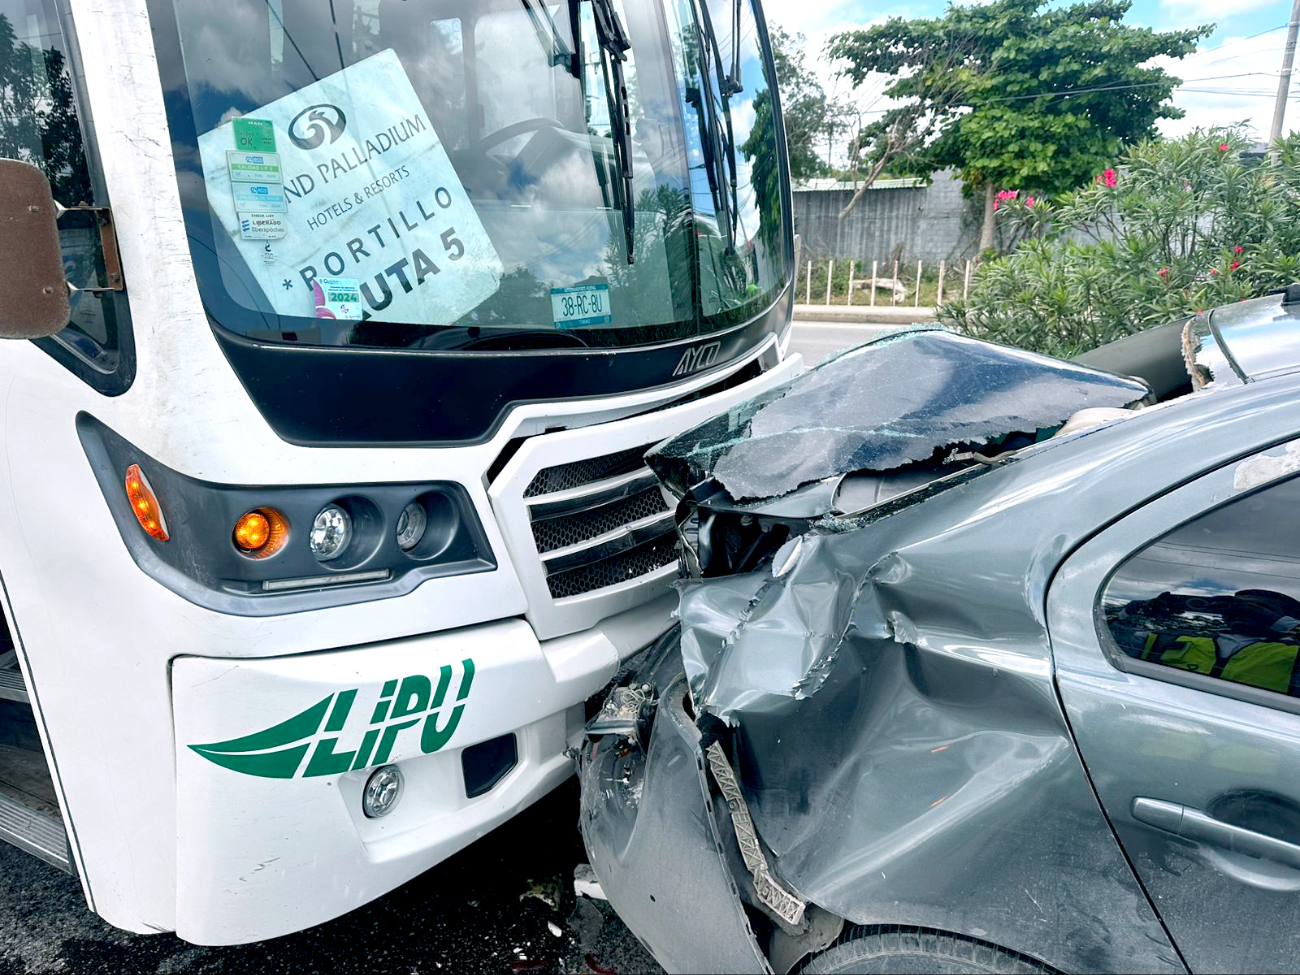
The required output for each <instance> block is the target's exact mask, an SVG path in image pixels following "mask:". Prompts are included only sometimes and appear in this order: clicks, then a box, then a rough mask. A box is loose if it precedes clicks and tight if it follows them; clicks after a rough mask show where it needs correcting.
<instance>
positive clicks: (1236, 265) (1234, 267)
mask: <svg viewBox="0 0 1300 975" xmlns="http://www.w3.org/2000/svg"><path fill="white" fill-rule="evenodd" d="M1239 267H1241V261H1233V262H1232V263H1231V264H1230V265H1228V270H1229V271H1235V270H1237V268H1239Z"/></svg>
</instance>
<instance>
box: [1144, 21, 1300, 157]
mask: <svg viewBox="0 0 1300 975" xmlns="http://www.w3.org/2000/svg"><path fill="white" fill-rule="evenodd" d="M1245 2H1250V0H1245ZM1284 41H1285V35H1284V34H1283V33H1282V32H1281V31H1274V32H1271V33H1268V34H1263V35H1260V36H1258V37H1228V38H1225V39H1224V40H1223V42H1222V43H1221V44H1219V45H1217V46H1215V47H1208V46H1207V47H1202V48H1200V49H1199V50H1198V51H1197V52H1196V53H1195V54H1193V55H1191V56H1190V57H1186V58H1183V59H1182V60H1181V61H1175V60H1173V59H1172V58H1156V59H1154V61H1153V62H1152V63H1153V64H1158V65H1160V66H1161V67H1163V68H1164V69H1165V70H1166V71H1168V72H1169V73H1170V74H1173V75H1174V76H1175V77H1178V78H1182V79H1183V84H1182V86H1181V87H1179V88H1176V89H1174V95H1173V102H1174V104H1175V105H1177V106H1178V107H1179V108H1181V109H1183V111H1184V112H1186V115H1185V116H1184V117H1183V118H1181V119H1166V120H1163V121H1161V122H1160V123H1158V127H1159V129H1160V131H1161V132H1162V133H1163V134H1165V135H1167V136H1178V135H1182V134H1183V133H1185V132H1188V131H1190V130H1191V129H1193V128H1197V127H1200V128H1206V127H1209V126H1216V125H1233V124H1236V123H1238V122H1245V123H1246V124H1247V126H1248V127H1249V128H1250V129H1251V130H1252V133H1253V134H1254V136H1255V137H1257V138H1259V139H1264V138H1267V136H1268V131H1269V128H1270V125H1271V123H1272V119H1273V102H1274V99H1275V98H1276V95H1277V83H1278V74H1277V72H1278V70H1279V68H1280V66H1281V61H1282V45H1283V43H1284ZM1292 80H1293V82H1296V81H1300V73H1297V74H1296V75H1293V76H1292ZM1293 90H1294V88H1293ZM1282 128H1283V132H1284V133H1285V132H1288V131H1294V130H1300V99H1294V100H1293V103H1292V104H1289V105H1288V106H1287V115H1286V118H1285V124H1284V125H1283V127H1282Z"/></svg>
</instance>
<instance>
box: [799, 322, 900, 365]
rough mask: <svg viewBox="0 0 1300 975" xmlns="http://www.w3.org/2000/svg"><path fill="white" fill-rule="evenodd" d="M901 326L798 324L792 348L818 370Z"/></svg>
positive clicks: (837, 323)
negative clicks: (824, 361) (837, 356)
mask: <svg viewBox="0 0 1300 975" xmlns="http://www.w3.org/2000/svg"><path fill="white" fill-rule="evenodd" d="M897 327H898V326H897V325H865V324H861V325H860V324H854V323H845V322H798V321H797V322H795V323H794V336H793V337H792V338H791V340H790V348H791V349H792V350H793V351H795V352H798V353H801V354H802V355H803V358H804V362H805V363H807V365H809V366H815V365H817V363H818V362H820V361H821V360H822V359H824V358H826V356H828V355H831V354H832V353H834V352H843V351H844V350H845V349H851V348H853V347H854V346H858V345H861V344H862V343H863V342H865V341H867V340H868V339H869V338H871V337H872V336H873V335H876V334H877V333H879V332H881V331H883V330H885V329H887V328H897Z"/></svg>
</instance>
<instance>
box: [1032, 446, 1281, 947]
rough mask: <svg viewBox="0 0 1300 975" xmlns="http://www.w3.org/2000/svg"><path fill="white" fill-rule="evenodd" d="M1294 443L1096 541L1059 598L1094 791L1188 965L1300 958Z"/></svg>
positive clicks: (1055, 605)
mask: <svg viewBox="0 0 1300 975" xmlns="http://www.w3.org/2000/svg"><path fill="white" fill-rule="evenodd" d="M1297 470H1300V441H1296V442H1294V443H1292V444H1288V445H1284V446H1280V447H1276V448H1271V449H1269V450H1266V451H1263V452H1261V453H1259V454H1256V455H1254V456H1251V457H1249V458H1247V459H1245V460H1242V461H1239V462H1237V463H1234V464H1231V465H1228V466H1226V467H1223V468H1219V469H1216V470H1213V471H1209V472H1207V473H1204V474H1203V475H1201V476H1199V477H1198V478H1196V479H1195V480H1193V481H1191V482H1190V483H1187V484H1185V485H1184V486H1182V487H1180V488H1178V489H1176V490H1172V491H1170V492H1169V493H1167V494H1165V495H1163V496H1162V497H1160V498H1159V499H1157V500H1156V501H1153V502H1151V503H1149V504H1147V505H1145V506H1144V507H1142V508H1140V509H1138V510H1137V511H1135V512H1133V513H1131V514H1129V515H1128V516H1126V517H1124V518H1122V519H1120V520H1119V521H1117V522H1116V523H1114V524H1113V525H1112V526H1111V527H1109V528H1107V529H1106V530H1104V531H1102V532H1100V533H1099V534H1098V535H1096V536H1094V537H1093V538H1092V539H1091V540H1090V541H1089V542H1087V543H1086V544H1085V545H1083V546H1082V547H1081V548H1079V549H1078V550H1077V551H1076V552H1075V553H1074V554H1073V555H1072V556H1071V557H1070V558H1069V559H1068V560H1067V561H1066V562H1065V563H1064V565H1063V566H1062V567H1061V569H1060V570H1059V571H1058V573H1057V575H1056V577H1055V579H1054V580H1053V582H1052V585H1051V588H1050V590H1049V593H1048V622H1049V627H1050V632H1051V639H1052V647H1053V652H1054V657H1055V661H1056V677H1057V685H1058V688H1059V691H1060V695H1061V699H1062V702H1063V704H1064V707H1065V710H1066V714H1067V716H1068V719H1069V722H1070V726H1071V729H1072V731H1073V734H1074V737H1075V740H1076V743H1077V745H1078V748H1079V751H1080V753H1081V755H1082V758H1083V760H1084V763H1085V765H1086V766H1087V768H1088V772H1089V774H1090V776H1091V778H1092V782H1093V785H1094V788H1095V789H1096V792H1097V795H1098V798H1099V799H1100V801H1101V803H1102V806H1103V807H1104V809H1105V811H1106V814H1107V816H1108V818H1109V819H1110V822H1111V824H1112V826H1113V827H1114V829H1115V832H1116V834H1117V835H1118V837H1119V839H1120V842H1121V843H1122V844H1123V846H1124V848H1125V850H1126V852H1127V853H1128V856H1129V859H1130V861H1131V863H1132V865H1133V868H1134V870H1135V871H1136V872H1137V874H1138V877H1139V879H1140V880H1141V882H1142V884H1143V885H1144V887H1145V888H1146V891H1147V893H1148V895H1149V896H1150V898H1151V900H1152V903H1153V904H1154V906H1155V908H1156V911H1157V912H1158V914H1159V915H1160V917H1161V919H1162V920H1163V922H1164V924H1165V926H1166V928H1167V929H1168V931H1169V935H1170V937H1171V939H1172V940H1173V941H1174V943H1175V945H1176V946H1177V947H1178V949H1179V951H1180V952H1181V953H1182V955H1183V958H1184V960H1185V961H1186V962H1187V965H1188V967H1189V968H1190V969H1191V970H1192V971H1193V972H1283V971H1295V970H1296V965H1297V963H1300V696H1297V694H1300V666H1297V663H1296V657H1297V652H1296V651H1297V647H1300V476H1297V474H1296V472H1297Z"/></svg>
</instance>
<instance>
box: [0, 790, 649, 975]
mask: <svg viewBox="0 0 1300 975" xmlns="http://www.w3.org/2000/svg"><path fill="white" fill-rule="evenodd" d="M577 819H578V790H577V783H576V781H575V780H572V779H571V780H570V781H569V782H568V783H566V784H565V785H564V786H562V787H561V788H559V789H557V790H556V791H555V792H553V793H551V795H549V796H547V797H546V798H544V799H542V800H541V801H540V802H538V803H537V804H536V805H534V806H533V807H532V808H530V809H528V810H527V811H525V812H524V813H522V814H520V815H519V816H517V817H515V818H514V819H513V820H511V821H510V822H509V823H506V824H505V825H504V826H502V827H500V828H499V829H497V830H495V831H494V832H492V833H489V834H488V835H487V836H485V837H484V838H483V839H481V840H479V841H478V842H477V843H475V844H474V845H473V846H471V847H469V848H467V849H466V850H464V851H462V852H461V853H459V854H457V855H456V856H454V857H452V858H451V859H450V860H447V861H445V862H444V863H442V864H440V865H439V866H437V867H434V868H433V869H432V870H430V871H428V872H427V873H425V874H423V875H421V876H420V877H417V878H416V879H415V880H413V881H411V882H410V883H408V884H406V885H405V886H404V887H400V888H398V889H397V890H395V891H393V892H391V893H389V894H387V895H386V896H384V897H381V898H379V899H378V900H376V901H374V902H372V903H371V904H368V905H367V906H365V907H363V908H360V909H359V910H356V911H353V912H352V913H351V914H348V915H345V916H344V917H342V918H339V919H338V920H336V921H331V922H329V923H328V924H322V925H320V926H319V927H316V928H312V929H311V930H309V931H303V932H300V933H298V934H293V935H289V936H287V937H284V938H277V939H276V940H274V941H267V942H262V943H261V944H255V945H243V946H238V947H231V948H201V947H198V946H196V945H191V944H187V943H186V942H184V941H181V940H180V939H179V938H176V937H175V936H173V935H170V934H167V935H161V934H159V935H132V934H128V933H126V932H125V931H120V930H118V929H117V928H113V927H111V926H110V925H108V924H106V923H105V922H104V921H102V920H100V919H99V917H97V916H96V915H94V914H91V913H90V911H89V910H88V909H87V907H86V902H85V900H84V899H83V898H82V895H81V886H80V884H79V883H78V882H77V881H76V879H74V878H73V877H70V876H68V875H67V874H64V873H61V872H59V871H58V870H55V869H54V868H53V867H50V866H47V865H46V864H45V863H43V862H41V861H40V860H37V859H36V858H35V857H32V856H28V855H27V854H25V853H22V852H20V851H19V850H16V849H14V848H13V847H10V846H6V845H4V844H0V972H6V973H7V972H77V973H83V972H84V973H94V972H111V973H113V975H118V973H122V972H142V973H143V972H149V973H152V972H157V973H160V975H161V973H172V972H186V973H189V972H194V973H213V972H220V973H242V972H257V973H262V972H286V973H287V972H293V973H303V972H322V973H325V972H328V973H334V972H351V971H366V972H373V973H376V975H379V973H386V972H394V973H401V975H408V973H419V975H437V973H442V972H445V973H448V975H451V973H460V972H466V973H492V975H498V973H515V972H537V973H547V972H564V973H569V975H572V973H588V972H593V971H594V972H601V973H604V972H609V971H616V972H620V973H627V972H659V971H661V969H660V968H659V966H657V965H656V964H655V963H654V961H653V959H651V957H650V956H649V954H647V953H646V951H645V949H644V948H642V947H641V945H640V943H638V942H637V940H636V939H635V938H634V937H633V936H632V935H631V933H630V932H628V930H627V928H625V927H624V926H623V924H622V922H620V921H619V920H618V918H617V917H616V916H614V914H613V912H612V911H611V910H610V908H609V905H608V904H605V903H603V902H597V901H591V900H587V899H586V898H582V899H581V900H579V899H577V898H575V897H574V895H573V868H574V866H575V865H576V864H578V863H580V862H582V861H583V860H585V859H586V856H585V854H584V852H583V849H582V840H581V838H580V837H579V835H578V829H577ZM535 887H536V888H538V889H539V890H540V892H541V893H542V894H543V897H541V898H539V897H533V896H527V897H523V898H522V899H521V895H523V894H525V893H527V892H528V891H530V890H532V889H534V888H535ZM556 892H558V895H559V896H558V903H557V906H556V907H555V908H552V907H551V906H550V905H549V904H548V903H547V902H546V900H547V898H548V897H553V895H554V894H555V893H556ZM552 925H554V926H555V929H556V930H558V931H559V934H558V935H556V934H555V933H554V931H552V929H551V926H552ZM588 955H590V957H591V961H592V962H593V963H594V966H595V967H594V968H589V967H588V965H587V961H586V958H587V956H588Z"/></svg>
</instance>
